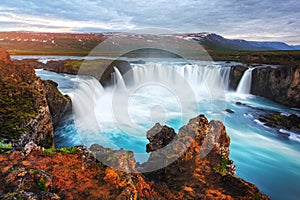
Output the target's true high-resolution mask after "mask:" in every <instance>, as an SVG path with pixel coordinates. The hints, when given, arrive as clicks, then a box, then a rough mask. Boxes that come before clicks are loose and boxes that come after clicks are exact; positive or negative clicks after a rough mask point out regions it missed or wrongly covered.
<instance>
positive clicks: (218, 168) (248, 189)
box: [138, 115, 268, 199]
mask: <svg viewBox="0 0 300 200" xmlns="http://www.w3.org/2000/svg"><path fill="white" fill-rule="evenodd" d="M156 128H157V125H156ZM155 130H158V129H155ZM165 130H166V128H165V127H161V130H158V132H157V133H156V134H157V135H160V134H163V135H164V134H165ZM152 134H153V132H152ZM151 143H153V141H151V142H150V144H151ZM157 143H158V144H160V143H161V141H160V142H159V141H157ZM229 144H230V138H229V136H228V135H227V134H226V131H225V127H224V125H223V124H222V123H221V122H219V121H211V122H208V121H207V119H206V118H205V117H204V116H203V115H200V116H198V117H196V118H194V119H191V120H190V121H189V123H188V124H187V125H185V126H183V127H182V128H181V129H180V130H179V132H178V134H177V136H176V137H174V140H173V141H172V142H171V143H169V145H168V146H165V147H163V148H162V149H160V150H161V151H158V150H157V151H153V152H151V154H150V157H149V159H148V161H147V162H146V163H143V164H142V165H140V166H139V167H138V169H139V170H140V171H145V173H143V174H144V176H145V177H146V180H147V181H150V182H154V183H156V184H154V186H153V187H154V189H155V191H156V192H157V193H158V194H159V195H161V196H163V197H164V198H165V199H255V198H256V197H259V198H260V199H268V197H267V196H265V195H264V194H262V193H260V192H259V190H258V189H257V188H256V186H255V185H253V184H250V183H247V182H246V181H244V180H242V179H240V178H238V177H236V176H235V165H234V163H233V161H232V160H230V159H229V157H228V156H229ZM173 158H176V159H173ZM160 163H170V164H168V165H165V166H164V167H163V168H161V169H158V170H155V171H152V169H154V168H153V167H155V166H159V165H160ZM147 171H148V172H147Z"/></svg>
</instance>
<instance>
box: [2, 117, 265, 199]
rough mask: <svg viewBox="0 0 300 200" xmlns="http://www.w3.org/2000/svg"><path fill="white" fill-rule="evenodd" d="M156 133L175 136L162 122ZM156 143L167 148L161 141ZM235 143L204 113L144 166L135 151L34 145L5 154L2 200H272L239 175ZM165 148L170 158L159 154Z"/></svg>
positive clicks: (162, 147) (153, 131)
mask: <svg viewBox="0 0 300 200" xmlns="http://www.w3.org/2000/svg"><path fill="white" fill-rule="evenodd" d="M156 131H158V132H157V133H156V134H155V132H156ZM153 134H155V135H159V134H161V135H166V136H170V137H168V138H170V139H171V138H172V137H173V135H174V134H173V129H171V128H168V127H165V126H160V125H159V124H156V125H155V127H154V128H152V129H151V130H150V132H148V135H150V136H151V137H149V138H151V140H152V138H153V137H152V136H154V135H153ZM160 138H161V139H162V140H164V139H163V137H162V136H161V137H160ZM174 140H175V141H177V142H175V144H174V143H172V142H173V141H174ZM154 142H156V143H158V144H161V141H159V140H158V137H157V138H156V140H152V142H151V143H154ZM229 144H230V138H229V137H228V135H227V134H226V131H225V127H224V126H223V124H222V123H221V122H219V121H211V122H208V121H207V119H206V118H205V117H204V116H203V115H200V116H198V117H196V118H194V119H191V120H190V121H189V123H188V124H187V125H186V126H183V127H182V128H181V129H180V130H179V133H178V134H177V135H176V137H173V140H172V141H171V142H170V143H168V144H167V145H166V146H162V145H156V146H159V147H161V148H158V149H156V150H155V151H151V154H150V158H149V160H148V161H147V162H146V163H144V164H143V165H140V166H139V167H138V168H136V167H135V166H136V163H135V160H134V154H133V152H131V151H125V150H123V149H120V150H112V149H109V148H105V147H102V146H100V145H97V144H95V145H92V146H91V148H90V149H87V148H86V147H81V146H80V147H76V148H75V147H72V148H61V149H56V150H52V149H46V150H44V149H43V148H40V147H38V146H37V145H35V144H33V143H31V144H28V145H26V148H25V149H24V150H23V151H14V152H12V153H10V154H0V161H1V162H0V169H1V170H0V181H1V183H3V184H1V185H0V198H4V199H14V198H21V199H22V198H23V199H30V198H32V199H46V200H47V199H49V200H50V199H268V197H267V196H265V195H264V194H262V193H260V192H259V190H258V189H257V188H256V187H255V186H254V185H252V184H250V183H247V182H246V181H244V180H241V179H239V178H238V177H236V176H235V167H234V164H233V162H232V161H231V160H230V159H229V158H228V155H229ZM165 148H167V149H168V151H165V152H167V153H166V154H159V155H155V153H156V152H157V151H159V150H161V149H165ZM161 153H163V151H161ZM174 153H176V154H174ZM171 157H176V158H177V159H175V160H174V162H173V163H171V164H170V165H166V166H165V167H163V168H161V169H157V170H155V171H151V172H148V173H145V172H144V173H139V172H140V169H141V168H145V167H147V165H150V164H151V163H152V164H153V163H155V162H157V161H158V160H159V159H160V160H159V162H163V161H166V160H167V159H169V158H171Z"/></svg>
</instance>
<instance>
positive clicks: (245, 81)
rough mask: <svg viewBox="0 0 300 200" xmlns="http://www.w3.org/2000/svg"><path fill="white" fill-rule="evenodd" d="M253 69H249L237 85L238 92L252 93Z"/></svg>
mask: <svg viewBox="0 0 300 200" xmlns="http://www.w3.org/2000/svg"><path fill="white" fill-rule="evenodd" d="M252 71H253V68H250V69H247V70H246V71H245V72H244V74H243V76H242V78H241V80H240V82H239V85H238V87H237V93H240V94H250V92H251V83H252Z"/></svg>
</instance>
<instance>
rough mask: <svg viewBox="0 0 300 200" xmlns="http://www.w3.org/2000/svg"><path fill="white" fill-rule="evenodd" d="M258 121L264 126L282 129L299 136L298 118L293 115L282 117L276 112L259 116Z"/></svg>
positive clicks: (299, 123)
mask: <svg viewBox="0 0 300 200" xmlns="http://www.w3.org/2000/svg"><path fill="white" fill-rule="evenodd" d="M259 121H261V122H262V123H263V124H264V125H265V126H269V127H273V128H277V129H284V130H288V131H292V132H294V133H298V134H300V117H299V116H297V115H295V114H290V115H282V114H280V113H277V112H273V113H270V114H265V115H260V116H259Z"/></svg>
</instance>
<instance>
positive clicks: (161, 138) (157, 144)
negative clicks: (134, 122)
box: [146, 123, 176, 153]
mask: <svg viewBox="0 0 300 200" xmlns="http://www.w3.org/2000/svg"><path fill="white" fill-rule="evenodd" d="M175 136H176V133H175V131H174V129H172V128H169V127H167V126H161V125H160V124H159V123H157V124H155V126H154V127H153V128H151V129H150V130H149V131H147V139H148V140H149V141H150V143H149V144H147V146H146V152H147V153H149V152H151V151H156V150H158V149H160V148H163V147H165V146H166V145H168V144H169V143H170V142H171V141H172V140H173V139H174V137H175Z"/></svg>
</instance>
